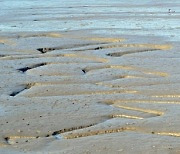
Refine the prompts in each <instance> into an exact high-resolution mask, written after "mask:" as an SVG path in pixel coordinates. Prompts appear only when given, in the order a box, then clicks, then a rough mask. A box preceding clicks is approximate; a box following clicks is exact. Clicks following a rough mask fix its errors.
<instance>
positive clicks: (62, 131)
mask: <svg viewBox="0 0 180 154" xmlns="http://www.w3.org/2000/svg"><path fill="white" fill-rule="evenodd" d="M94 125H96V124H90V125H87V126H78V127H72V128H64V129H61V130H58V131H55V132H53V133H52V136H55V135H58V134H61V133H65V132H70V131H73V130H78V129H83V128H88V127H91V126H94Z"/></svg>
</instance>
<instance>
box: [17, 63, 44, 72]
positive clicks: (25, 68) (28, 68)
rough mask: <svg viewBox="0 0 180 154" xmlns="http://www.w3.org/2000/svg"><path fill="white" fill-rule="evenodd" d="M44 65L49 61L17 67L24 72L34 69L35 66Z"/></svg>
mask: <svg viewBox="0 0 180 154" xmlns="http://www.w3.org/2000/svg"><path fill="white" fill-rule="evenodd" d="M44 65H47V63H40V64H35V65H32V66H28V67H23V68H20V69H17V70H19V71H21V72H23V73H24V72H26V71H27V70H30V69H34V68H37V67H41V66H44Z"/></svg>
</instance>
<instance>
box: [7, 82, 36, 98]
mask: <svg viewBox="0 0 180 154" xmlns="http://www.w3.org/2000/svg"><path fill="white" fill-rule="evenodd" d="M33 85H34V84H27V85H26V86H25V87H23V88H22V89H20V90H17V91H14V92H12V93H11V94H10V96H12V97H15V96H17V95H18V94H20V93H21V92H23V91H24V90H27V89H30V88H31V87H32V86H33Z"/></svg>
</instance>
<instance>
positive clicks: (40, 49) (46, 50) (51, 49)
mask: <svg viewBox="0 0 180 154" xmlns="http://www.w3.org/2000/svg"><path fill="white" fill-rule="evenodd" d="M101 44H105V43H101ZM89 45H99V44H97V43H88V44H74V45H65V46H62V47H51V48H48V47H47V48H38V49H37V50H38V51H40V52H41V53H42V54H44V53H47V52H50V51H53V50H63V49H73V48H80V47H85V46H89ZM77 51H78V50H77Z"/></svg>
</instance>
